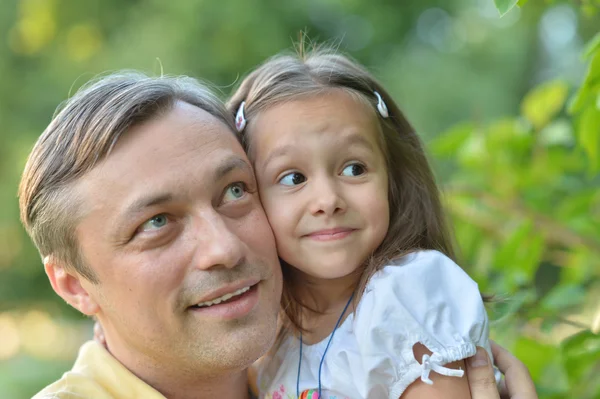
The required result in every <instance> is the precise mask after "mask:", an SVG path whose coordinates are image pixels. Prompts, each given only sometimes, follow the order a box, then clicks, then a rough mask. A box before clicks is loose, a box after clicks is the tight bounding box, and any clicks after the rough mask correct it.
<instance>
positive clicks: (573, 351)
mask: <svg viewBox="0 0 600 399" xmlns="http://www.w3.org/2000/svg"><path fill="white" fill-rule="evenodd" d="M561 351H562V355H563V359H564V364H565V369H566V370H567V375H568V377H569V380H570V381H571V382H572V383H573V384H576V383H578V382H581V381H584V380H586V381H593V380H594V379H597V375H594V374H596V373H597V371H595V370H594V368H595V367H597V366H598V363H599V361H600V360H599V359H600V335H596V334H594V333H592V332H591V331H590V330H585V331H582V332H580V333H577V334H575V335H573V336H571V337H569V338H567V339H565V340H564V341H563V342H562V344H561Z"/></svg>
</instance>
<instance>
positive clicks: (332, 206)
mask: <svg viewBox="0 0 600 399" xmlns="http://www.w3.org/2000/svg"><path fill="white" fill-rule="evenodd" d="M340 190H341V188H340V187H339V186H338V184H337V183H336V182H335V178H331V177H320V178H315V179H313V185H312V190H311V191H310V195H311V204H310V212H311V213H312V214H313V215H315V216H316V215H327V216H332V215H334V214H336V213H341V212H344V211H345V210H346V202H345V201H344V199H343V196H342V193H341V191H340Z"/></svg>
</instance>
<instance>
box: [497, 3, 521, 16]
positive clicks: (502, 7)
mask: <svg viewBox="0 0 600 399" xmlns="http://www.w3.org/2000/svg"><path fill="white" fill-rule="evenodd" d="M518 1H519V0H494V3H495V4H496V8H497V9H498V12H500V16H503V15H504V14H506V13H507V12H509V11H510V10H511V9H512V8H513V7H514V6H516V5H517V3H518Z"/></svg>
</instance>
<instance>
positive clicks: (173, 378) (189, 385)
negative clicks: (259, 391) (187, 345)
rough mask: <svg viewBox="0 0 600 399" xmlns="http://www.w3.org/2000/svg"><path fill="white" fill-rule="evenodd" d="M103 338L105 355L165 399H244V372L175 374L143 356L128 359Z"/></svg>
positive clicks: (183, 371) (187, 371) (186, 371)
mask: <svg viewBox="0 0 600 399" xmlns="http://www.w3.org/2000/svg"><path fill="white" fill-rule="evenodd" d="M109 342H110V340H109V338H108V337H107V346H108V348H107V349H108V351H109V353H110V354H111V355H112V356H113V357H114V358H115V359H116V360H118V361H119V362H120V363H121V364H122V365H123V366H125V367H126V368H127V369H128V370H129V371H130V372H131V373H133V374H134V375H135V376H136V377H137V378H139V379H140V380H142V381H143V382H144V383H146V384H147V385H149V386H151V387H152V388H154V389H155V390H156V391H158V392H160V393H161V394H162V395H163V396H165V397H166V398H168V399H205V398H206V399H209V398H210V399H212V398H231V399H248V398H249V396H248V376H247V372H246V370H238V371H227V372H223V373H211V375H208V376H207V375H201V373H200V372H199V371H198V370H190V369H180V370H175V369H174V368H173V365H172V364H171V365H165V364H157V363H156V362H153V361H152V359H149V358H143V355H141V354H136V356H132V354H131V353H130V351H128V350H126V349H125V348H123V347H121V345H119V344H120V342H118V340H117V342H115V343H114V345H111V344H110V343H109Z"/></svg>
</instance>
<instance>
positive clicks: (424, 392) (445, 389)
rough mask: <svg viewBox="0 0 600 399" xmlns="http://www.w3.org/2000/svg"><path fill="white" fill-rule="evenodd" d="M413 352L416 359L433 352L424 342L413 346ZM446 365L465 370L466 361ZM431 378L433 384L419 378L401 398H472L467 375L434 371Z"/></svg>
mask: <svg viewBox="0 0 600 399" xmlns="http://www.w3.org/2000/svg"><path fill="white" fill-rule="evenodd" d="M413 353H414V354H415V359H422V358H423V355H425V354H427V355H431V354H432V353H431V351H430V350H429V349H427V348H426V347H425V346H424V345H422V344H416V345H415V346H414V347H413ZM444 367H448V368H453V369H462V370H465V361H464V360H459V361H457V362H452V363H449V364H447V365H444ZM429 378H431V380H432V381H433V385H427V384H425V383H424V382H423V381H421V379H418V380H416V381H415V382H413V383H412V384H411V385H409V387H408V388H407V389H406V391H404V393H403V394H402V398H401V399H419V398H428V399H471V392H470V390H469V381H468V380H467V376H466V375H465V376H464V377H462V378H456V377H447V376H445V375H440V374H437V373H435V372H432V373H431V375H430V376H429Z"/></svg>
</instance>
